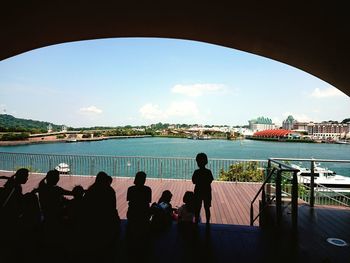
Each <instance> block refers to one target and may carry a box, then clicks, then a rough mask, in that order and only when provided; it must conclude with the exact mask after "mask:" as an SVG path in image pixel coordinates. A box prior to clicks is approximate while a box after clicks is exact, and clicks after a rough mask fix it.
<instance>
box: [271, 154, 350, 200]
mask: <svg viewBox="0 0 350 263" xmlns="http://www.w3.org/2000/svg"><path fill="white" fill-rule="evenodd" d="M271 159H273V160H277V161H283V162H288V163H293V162H299V163H301V165H303V166H306V167H308V166H309V167H310V179H308V178H305V177H303V176H298V183H299V191H298V192H299V198H300V199H301V200H303V201H305V202H307V203H309V205H310V206H311V207H314V205H315V204H317V205H333V206H347V207H350V196H347V195H345V194H344V193H342V192H341V189H337V190H335V188H330V187H327V186H324V185H322V184H319V183H315V174H316V172H317V171H315V170H316V164H317V163H342V164H350V160H325V159H296V158H271ZM305 163H306V164H305ZM307 163H309V165H308V164H307ZM349 168H350V166H349ZM348 190H349V189H348Z"/></svg>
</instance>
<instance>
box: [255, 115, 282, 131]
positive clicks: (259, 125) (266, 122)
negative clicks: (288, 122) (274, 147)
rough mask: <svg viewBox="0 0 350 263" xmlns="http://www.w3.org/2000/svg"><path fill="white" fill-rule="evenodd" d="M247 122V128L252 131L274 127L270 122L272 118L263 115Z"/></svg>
mask: <svg viewBox="0 0 350 263" xmlns="http://www.w3.org/2000/svg"><path fill="white" fill-rule="evenodd" d="M248 122H249V129H250V130H252V131H253V132H258V131H264V130H273V129H275V128H276V125H275V124H274V123H272V120H271V119H269V118H265V117H258V118H256V119H252V120H250V121H248Z"/></svg>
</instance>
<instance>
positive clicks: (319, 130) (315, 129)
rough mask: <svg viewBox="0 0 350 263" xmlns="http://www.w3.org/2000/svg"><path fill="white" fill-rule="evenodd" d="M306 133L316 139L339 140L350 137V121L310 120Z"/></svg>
mask: <svg viewBox="0 0 350 263" xmlns="http://www.w3.org/2000/svg"><path fill="white" fill-rule="evenodd" d="M307 131H308V134H309V135H310V136H311V137H312V138H313V139H317V140H339V139H341V138H349V137H350V123H335V122H322V123H313V122H310V123H309V124H308V125H307Z"/></svg>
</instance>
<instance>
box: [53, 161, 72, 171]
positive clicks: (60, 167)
mask: <svg viewBox="0 0 350 263" xmlns="http://www.w3.org/2000/svg"><path fill="white" fill-rule="evenodd" d="M55 170H57V171H59V172H60V174H69V173H70V168H69V165H68V164H66V163H59V164H58V165H57V166H56V167H55Z"/></svg>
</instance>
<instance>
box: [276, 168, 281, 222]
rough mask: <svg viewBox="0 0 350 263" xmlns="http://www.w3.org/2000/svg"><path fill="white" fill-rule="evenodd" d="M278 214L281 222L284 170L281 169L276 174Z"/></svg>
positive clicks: (278, 219) (278, 220)
mask: <svg viewBox="0 0 350 263" xmlns="http://www.w3.org/2000/svg"><path fill="white" fill-rule="evenodd" d="M276 216H277V222H278V223H279V222H280V221H281V219H282V171H281V170H280V169H279V170H278V171H277V176H276Z"/></svg>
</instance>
